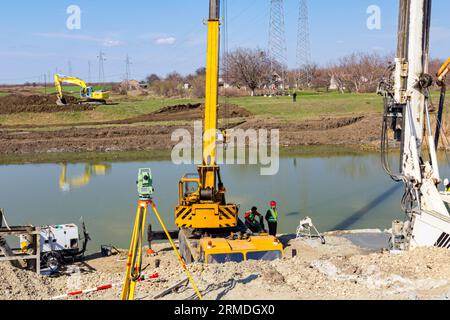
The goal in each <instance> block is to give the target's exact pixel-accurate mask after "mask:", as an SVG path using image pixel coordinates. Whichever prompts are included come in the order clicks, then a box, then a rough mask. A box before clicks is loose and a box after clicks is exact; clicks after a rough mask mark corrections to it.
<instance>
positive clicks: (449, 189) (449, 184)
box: [444, 179, 450, 193]
mask: <svg viewBox="0 0 450 320" xmlns="http://www.w3.org/2000/svg"><path fill="white" fill-rule="evenodd" d="M444 188H445V192H449V193H450V182H449V181H448V179H445V180H444Z"/></svg>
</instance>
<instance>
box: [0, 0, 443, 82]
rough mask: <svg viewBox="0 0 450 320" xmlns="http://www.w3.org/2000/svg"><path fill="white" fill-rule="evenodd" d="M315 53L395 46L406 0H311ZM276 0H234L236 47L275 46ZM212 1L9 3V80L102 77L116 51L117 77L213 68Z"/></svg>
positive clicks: (3, 18) (4, 78)
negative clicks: (372, 13) (77, 24)
mask: <svg viewBox="0 0 450 320" xmlns="http://www.w3.org/2000/svg"><path fill="white" fill-rule="evenodd" d="M309 2H310V4H309V6H310V25H311V53H312V59H313V60H314V61H315V62H317V63H319V64H327V63H330V62H332V61H334V60H336V59H337V58H339V57H340V56H343V55H345V54H349V53H351V52H354V51H378V52H380V53H391V52H394V50H395V46H396V36H395V34H396V24H397V1H395V0H341V1H336V0H310V1H309ZM72 4H74V5H78V6H79V7H80V8H81V10H82V16H81V23H82V25H81V30H68V29H67V27H66V20H67V18H68V16H69V15H68V14H67V13H66V10H67V7H68V6H70V5H72ZM269 4H270V0H228V33H229V36H228V38H229V39H228V45H229V48H230V50H231V49H233V48H236V47H239V46H243V47H250V48H256V47H259V48H262V49H266V48H267V45H268V34H269V30H268V26H269V8H270V6H269ZM370 5H378V6H379V7H380V8H381V22H382V28H381V30H374V31H371V30H368V29H367V27H366V20H367V18H368V15H367V13H366V10H367V8H368V6H370ZM285 7H286V36H287V46H288V61H289V66H291V67H294V66H295V56H296V52H295V51H296V32H297V17H298V1H296V0H285ZM448 12H450V1H448V0H434V1H433V23H432V27H433V29H432V39H431V55H432V56H433V57H439V58H444V57H447V56H450V19H448V17H447V15H448ZM207 15H208V0H172V1H161V0H128V1H119V0H88V1H87V0H71V1H66V0H39V1H31V0H28V1H1V2H0V30H1V31H0V83H20V82H24V81H37V80H39V78H41V79H42V75H43V74H49V73H54V72H55V70H56V69H58V71H59V72H61V73H67V72H68V69H69V67H68V65H69V61H70V62H71V64H72V70H73V73H74V74H75V75H77V76H80V77H82V78H85V79H87V78H88V61H91V65H92V71H91V74H92V76H91V80H92V81H97V80H98V62H97V56H98V53H99V51H100V49H102V50H103V51H104V52H105V54H106V59H107V60H106V62H105V75H106V78H107V80H119V79H121V78H123V75H124V73H125V57H126V55H127V54H129V56H130V57H131V61H132V65H131V73H132V77H133V78H136V79H142V78H144V77H145V76H146V75H148V74H150V73H157V74H160V75H166V74H167V73H169V72H171V71H174V70H177V71H179V72H180V73H182V74H187V73H189V72H193V71H194V70H195V69H197V68H198V67H201V66H203V65H204V63H205V62H204V61H205V50H206V48H205V46H206V41H205V39H206V27H204V26H203V19H204V18H205V17H207Z"/></svg>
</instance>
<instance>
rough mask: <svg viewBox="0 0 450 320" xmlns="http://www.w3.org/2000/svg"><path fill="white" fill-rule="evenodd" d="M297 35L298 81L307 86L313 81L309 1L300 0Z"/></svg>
mask: <svg viewBox="0 0 450 320" xmlns="http://www.w3.org/2000/svg"><path fill="white" fill-rule="evenodd" d="M299 4H300V8H299V9H300V11H299V15H298V33H297V68H298V80H299V81H300V82H301V83H303V84H305V85H307V84H308V83H309V82H310V80H311V75H310V74H309V71H308V68H307V66H308V65H309V64H310V63H311V43H310V34H309V12H308V0H300V1H299Z"/></svg>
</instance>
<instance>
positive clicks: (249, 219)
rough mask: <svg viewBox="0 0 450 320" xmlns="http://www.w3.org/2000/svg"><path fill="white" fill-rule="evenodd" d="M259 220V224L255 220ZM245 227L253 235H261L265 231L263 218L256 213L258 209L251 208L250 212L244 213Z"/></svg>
mask: <svg viewBox="0 0 450 320" xmlns="http://www.w3.org/2000/svg"><path fill="white" fill-rule="evenodd" d="M257 217H258V218H259V222H258V221H257V219H256V218H257ZM245 225H246V226H247V228H249V229H250V231H251V232H253V233H261V232H263V231H265V230H264V229H265V228H264V218H263V216H262V215H261V214H260V213H259V212H258V208H256V207H253V208H252V210H251V211H247V212H246V213H245Z"/></svg>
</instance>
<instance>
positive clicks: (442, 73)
mask: <svg viewBox="0 0 450 320" xmlns="http://www.w3.org/2000/svg"><path fill="white" fill-rule="evenodd" d="M449 72H450V58H448V59H447V61H446V62H445V63H444V64H443V65H442V67H441V69H439V72H438V73H437V77H438V81H444V79H445V77H446V76H447V74H448V73H449Z"/></svg>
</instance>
